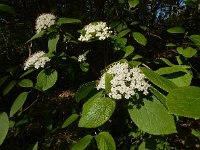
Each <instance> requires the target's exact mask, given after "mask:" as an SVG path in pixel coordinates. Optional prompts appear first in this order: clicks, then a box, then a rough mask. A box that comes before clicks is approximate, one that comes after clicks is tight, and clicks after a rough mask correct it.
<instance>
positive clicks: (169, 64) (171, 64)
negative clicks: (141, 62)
mask: <svg viewBox="0 0 200 150" xmlns="http://www.w3.org/2000/svg"><path fill="white" fill-rule="evenodd" d="M160 59H161V60H162V61H163V62H164V63H165V64H167V65H168V66H174V64H173V63H171V62H170V61H169V60H168V59H166V58H160Z"/></svg>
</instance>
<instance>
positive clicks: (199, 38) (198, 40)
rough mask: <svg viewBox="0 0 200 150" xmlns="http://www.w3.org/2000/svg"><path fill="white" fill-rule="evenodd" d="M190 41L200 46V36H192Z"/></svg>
mask: <svg viewBox="0 0 200 150" xmlns="http://www.w3.org/2000/svg"><path fill="white" fill-rule="evenodd" d="M189 39H190V40H191V41H193V42H194V43H195V44H196V45H198V46H200V35H191V36H190V37H189Z"/></svg>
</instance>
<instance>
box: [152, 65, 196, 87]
mask: <svg viewBox="0 0 200 150" xmlns="http://www.w3.org/2000/svg"><path fill="white" fill-rule="evenodd" d="M185 68H190V66H184V65H174V66H172V67H164V68H160V69H158V70H157V71H156V73H158V74H159V75H164V76H165V78H167V79H168V80H170V81H172V82H173V83H174V84H176V85H177V86H178V87H182V86H189V85H190V84H191V81H192V77H193V76H192V74H191V73H190V71H188V70H187V69H185Z"/></svg>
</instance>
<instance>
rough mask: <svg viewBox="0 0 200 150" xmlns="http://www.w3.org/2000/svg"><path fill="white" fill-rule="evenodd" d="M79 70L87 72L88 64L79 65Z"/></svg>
mask: <svg viewBox="0 0 200 150" xmlns="http://www.w3.org/2000/svg"><path fill="white" fill-rule="evenodd" d="M80 68H81V70H82V71H84V72H87V71H88V70H89V64H88V63H81V64H80Z"/></svg>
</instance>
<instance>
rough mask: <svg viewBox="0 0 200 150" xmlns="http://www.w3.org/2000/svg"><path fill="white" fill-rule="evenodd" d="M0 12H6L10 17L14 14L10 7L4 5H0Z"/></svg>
mask: <svg viewBox="0 0 200 150" xmlns="http://www.w3.org/2000/svg"><path fill="white" fill-rule="evenodd" d="M0 11H3V12H6V13H9V14H12V15H14V14H15V10H14V9H13V8H12V7H10V6H8V5H5V4H0Z"/></svg>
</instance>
